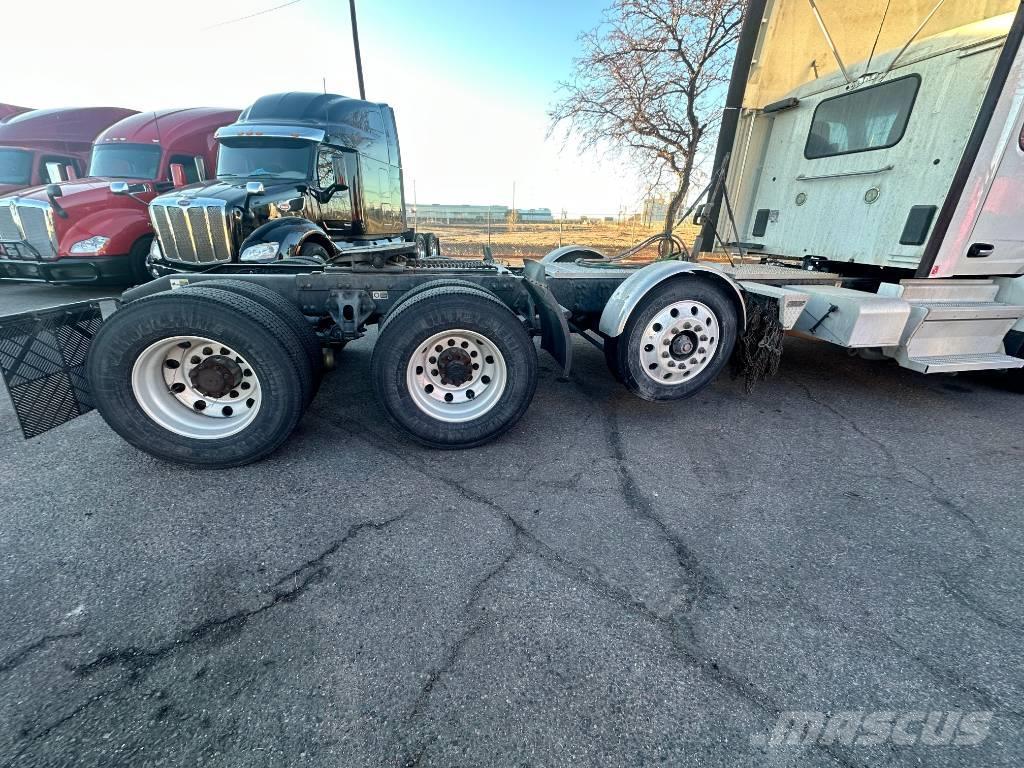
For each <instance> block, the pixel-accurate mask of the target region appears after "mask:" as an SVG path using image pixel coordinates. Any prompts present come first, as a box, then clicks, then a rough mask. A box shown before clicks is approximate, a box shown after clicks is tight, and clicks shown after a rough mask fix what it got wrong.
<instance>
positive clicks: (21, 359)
mask: <svg viewBox="0 0 1024 768" xmlns="http://www.w3.org/2000/svg"><path fill="white" fill-rule="evenodd" d="M102 323H103V314H102V311H101V310H100V303H99V302H98V301H86V302H80V303H78V304H65V305H63V306H59V307H53V308H51V309H42V310H36V311H33V312H23V313H21V314H18V315H6V316H3V317H0V373H2V374H3V378H4V382H5V383H6V384H7V391H8V392H9V393H10V395H11V402H12V403H13V404H14V412H15V414H16V415H17V417H18V423H19V424H20V425H21V432H22V434H23V435H25V437H26V438H30V437H35V436H36V435H39V434H42V433H43V432H46V431H47V430H48V429H53V428H54V427H58V426H60V425H61V424H63V423H64V422H67V421H71V420H72V419H74V418H76V417H77V416H81V415H82V414H83V413H88V412H89V411H91V410H92V409H93V405H92V395H91V393H90V391H89V382H88V381H87V379H86V376H85V360H86V356H87V355H88V353H89V345H90V344H91V343H92V338H93V336H94V335H96V332H97V331H98V330H99V328H100V325H101V324H102Z"/></svg>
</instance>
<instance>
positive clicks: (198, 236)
mask: <svg viewBox="0 0 1024 768" xmlns="http://www.w3.org/2000/svg"><path fill="white" fill-rule="evenodd" d="M216 138H217V141H218V142H219V145H220V151H219V155H218V161H217V176H216V179H215V180H212V181H208V182H203V183H200V184H193V185H191V186H189V187H185V188H183V189H179V190H175V191H174V192H171V193H168V194H166V195H163V196H161V197H158V198H156V199H154V200H153V201H152V203H151V204H150V216H151V218H152V221H153V226H154V228H155V230H156V232H157V239H156V240H154V242H153V246H152V249H151V252H150V257H149V262H148V264H149V269H150V272H151V274H152V275H153V276H154V277H159V276H161V275H164V274H169V273H174V272H183V271H196V270H204V269H207V268H209V267H211V266H215V265H218V264H224V263H231V262H240V263H250V264H257V263H259V264H263V263H269V262H281V261H285V263H305V264H313V265H316V264H320V265H322V264H325V263H327V262H331V263H335V264H343V263H355V262H371V263H376V264H378V266H379V265H383V264H385V263H386V262H388V261H390V260H394V259H395V258H398V259H402V258H405V257H408V258H414V259H426V258H430V257H434V258H436V257H438V256H439V255H440V244H439V241H438V239H437V237H436V236H435V235H434V234H432V233H429V232H414V231H413V230H412V229H410V228H409V227H408V226H407V223H406V209H405V195H404V183H403V178H402V157H401V150H400V148H399V143H398V131H397V128H396V125H395V114H394V111H393V110H392V109H391V107H389V106H388V105H387V104H380V103H375V102H369V101H362V100H360V99H350V98H346V97H344V96H338V95H335V94H326V93H280V94H273V95H270V96H264V97H262V98H260V99H258V100H257V101H256V102H255V103H253V104H252V105H251V106H249V107H248V108H247V109H245V111H243V112H242V114H241V115H240V116H239V118H238V120H237V121H236V122H235V123H233V124H232V125H229V126H226V127H224V128H221V129H219V130H218V131H217V134H216Z"/></svg>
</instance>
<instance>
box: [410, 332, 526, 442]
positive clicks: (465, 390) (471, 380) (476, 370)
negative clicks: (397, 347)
mask: <svg viewBox="0 0 1024 768" xmlns="http://www.w3.org/2000/svg"><path fill="white" fill-rule="evenodd" d="M507 380H508V371H507V369H506V366H505V358H504V357H503V356H502V354H501V352H500V351H498V347H497V345H495V344H494V342H492V341H491V340H490V339H488V338H487V337H485V336H484V335H483V334H480V333H476V332H474V331H467V330H462V329H457V328H456V329H452V330H446V331H442V332H441V333H435V334H434V335H433V336H430V337H429V338H427V339H425V340H424V341H423V342H422V343H421V344H419V345H418V346H417V347H416V351H415V352H413V354H412V356H411V357H410V358H409V361H408V364H407V366H406V385H407V386H408V388H409V395H410V396H411V397H412V401H413V402H414V403H415V404H416V407H417V408H419V409H420V410H421V411H423V413H425V414H426V415H428V416H430V417H431V418H433V419H437V420H438V421H442V422H446V423H459V422H464V421H471V420H472V419H477V418H479V417H480V416H483V415H484V414H485V413H487V412H488V411H490V410H491V409H492V408H494V406H495V405H496V404H497V403H498V401H499V400H500V399H501V395H502V393H503V392H504V391H505V384H506V382H507Z"/></svg>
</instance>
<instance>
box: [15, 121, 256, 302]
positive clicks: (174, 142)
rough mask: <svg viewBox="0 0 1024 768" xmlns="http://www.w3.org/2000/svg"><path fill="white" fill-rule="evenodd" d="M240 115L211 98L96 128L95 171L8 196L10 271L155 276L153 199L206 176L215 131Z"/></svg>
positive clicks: (78, 278) (130, 278)
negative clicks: (209, 104) (210, 103)
mask: <svg viewBox="0 0 1024 768" xmlns="http://www.w3.org/2000/svg"><path fill="white" fill-rule="evenodd" d="M237 116H238V110H230V109H213V108H205V107H204V108H196V109H177V110H164V111H160V112H145V113H140V114H134V115H131V116H130V117H126V118H125V119H123V120H121V121H119V122H117V123H115V124H114V125H112V126H110V127H109V128H108V129H107V130H105V131H104V132H103V133H101V134H100V135H99V136H98V137H96V141H95V144H94V146H93V150H92V158H91V160H90V164H89V176H88V177H85V178H80V179H73V180H69V181H63V182H61V183H51V184H49V185H47V186H41V187H35V188H34V189H29V190H26V191H24V192H21V193H19V194H18V195H16V196H14V197H8V198H6V199H0V278H3V279H8V280H29V281H46V282H52V283H93V282H104V283H119V284H131V283H138V282H144V281H146V280H147V279H149V273H148V271H147V270H146V258H147V256H148V254H149V250H150V244H151V241H152V240H153V228H152V225H151V223H150V219H149V211H148V204H149V202H150V200H152V199H153V198H154V197H156V196H157V195H158V194H160V193H162V192H166V191H168V190H170V189H173V188H175V187H184V186H186V185H188V184H192V183H195V182H201V181H203V180H204V179H206V178H207V176H208V173H209V169H212V168H214V167H215V166H216V162H217V143H216V141H215V140H214V133H215V132H216V130H217V129H218V128H220V127H221V126H224V125H227V124H229V123H231V122H232V121H233V120H234V119H235V118H236V117H237ZM5 211H6V214H5Z"/></svg>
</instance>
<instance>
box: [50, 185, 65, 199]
mask: <svg viewBox="0 0 1024 768" xmlns="http://www.w3.org/2000/svg"><path fill="white" fill-rule="evenodd" d="M46 196H47V197H48V198H50V199H51V200H53V198H55V197H63V196H64V192H63V190H61V188H60V184H47V185H46Z"/></svg>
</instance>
